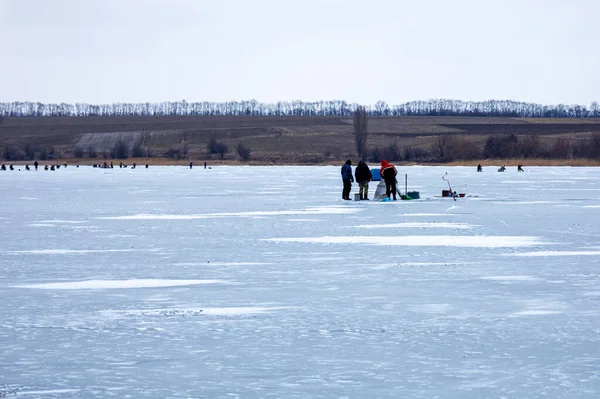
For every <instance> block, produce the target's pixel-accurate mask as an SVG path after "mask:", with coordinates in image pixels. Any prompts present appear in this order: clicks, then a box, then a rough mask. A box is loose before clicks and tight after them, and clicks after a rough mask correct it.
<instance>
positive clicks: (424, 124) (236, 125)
mask: <svg viewBox="0 0 600 399" xmlns="http://www.w3.org/2000/svg"><path fill="white" fill-rule="evenodd" d="M368 130H369V141H368V145H369V147H370V148H385V147H389V146H396V147H397V148H398V149H400V150H401V151H404V150H406V149H421V150H423V151H425V152H427V151H429V150H430V149H431V148H432V146H435V145H436V143H437V142H438V140H439V137H448V136H458V137H462V138H464V139H465V140H467V141H468V142H470V143H473V144H474V145H476V146H478V148H480V149H481V148H483V145H484V143H485V141H486V140H487V139H488V137H489V136H504V135H510V134H514V135H517V136H518V137H528V136H534V135H536V137H537V138H538V139H539V140H540V142H542V143H545V145H548V146H552V145H553V143H554V142H556V140H557V139H564V138H569V139H570V140H574V141H577V140H584V139H586V138H587V137H590V135H591V134H594V133H600V118H569V119H559V118H552V119H543V118H535V119H534V118H507V117H502V118H499V117H496V118H494V117H460V116H451V117H447V116H445V117H441V116H424V117H412V116H406V117H386V116H371V117H369V124H368ZM352 132H353V126H352V118H351V117H339V116H325V117H316V116H284V117H276V116H151V117H145V116H135V117H128V116H118V117H104V116H85V117H73V116H71V117H6V118H4V121H3V123H2V124H1V125H0V146H1V148H3V149H4V152H6V151H8V150H10V151H22V152H23V153H26V154H25V156H28V157H31V156H34V154H35V156H36V157H39V156H40V153H41V151H43V150H44V149H45V150H46V151H49V150H53V151H54V156H55V157H61V158H69V157H72V156H73V155H74V154H75V155H80V156H83V157H87V156H89V152H90V151H91V152H92V155H97V156H98V157H99V158H104V157H114V156H113V155H114V153H113V154H111V151H114V148H115V146H116V145H118V144H120V143H121V144H123V143H124V144H125V145H126V146H127V148H128V149H129V152H130V154H131V151H134V150H136V149H137V150H138V151H139V150H141V151H142V152H143V154H141V153H140V154H137V155H144V156H145V155H148V151H149V154H150V156H152V157H168V156H171V157H173V156H174V157H178V156H179V157H183V158H189V159H218V158H220V156H219V154H210V153H208V150H207V143H208V141H209V140H210V139H211V138H215V139H216V140H218V141H219V142H222V143H225V144H226V145H227V146H228V148H229V152H227V153H225V154H224V158H225V160H227V159H229V160H234V159H237V158H238V154H237V153H236V146H237V145H238V144H239V143H241V144H242V145H243V146H245V147H246V148H249V149H250V151H251V157H252V160H254V161H256V162H264V163H270V162H286V163H319V162H328V161H339V160H343V159H346V158H352V159H354V158H356V153H355V150H354V138H353V135H352ZM134 147H135V148H134Z"/></svg>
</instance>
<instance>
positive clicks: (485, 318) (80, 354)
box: [0, 165, 600, 399]
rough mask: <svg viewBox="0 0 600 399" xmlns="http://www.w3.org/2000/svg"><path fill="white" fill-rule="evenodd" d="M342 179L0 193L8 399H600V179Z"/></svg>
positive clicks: (125, 172)
mask: <svg viewBox="0 0 600 399" xmlns="http://www.w3.org/2000/svg"><path fill="white" fill-rule="evenodd" d="M340 166H341V165H339V166H332V167H287V166H276V167H219V166H217V167H214V168H213V169H211V170H204V169H202V168H199V169H192V170H190V169H189V168H184V167H151V168H149V169H145V168H144V169H135V170H132V169H113V170H102V169H94V168H91V167H80V168H78V169H71V168H68V169H64V170H63V169H62V168H61V169H60V170H58V171H54V172H49V171H48V172H44V171H38V172H34V171H30V172H26V171H24V170H22V171H21V172H17V171H14V172H9V171H6V172H0V192H1V193H2V204H1V206H0V303H2V306H0V397H15V396H18V397H26V398H67V399H69V398H81V399H84V398H85V399H88V398H107V397H114V398H126V397H130V398H267V397H273V398H302V399H304V398H341V397H347V398H461V399H463V398H464V399H474V398H503V397H504V398H589V399H597V398H598V397H600V373H599V372H598V370H600V334H599V332H600V306H599V305H600V302H599V301H600V273H599V272H598V270H600V257H599V256H598V255H600V250H599V249H600V248H599V244H598V243H599V242H600V229H599V228H598V222H599V218H600V213H599V212H598V207H599V205H598V204H600V179H599V178H598V176H599V170H598V169H595V168H534V167H531V168H527V171H526V172H525V173H516V170H512V169H511V170H509V171H507V172H505V173H497V172H495V169H493V168H487V169H484V172H483V173H476V172H475V170H474V169H475V168H462V167H421V166H411V167H400V168H399V171H400V173H401V174H404V173H408V175H409V176H408V183H409V190H414V189H415V187H419V188H418V190H419V191H420V195H421V198H422V200H418V201H396V202H389V203H381V202H375V201H361V202H355V201H343V200H342V199H341V181H340V180H341V179H340V172H339V171H340ZM446 172H448V178H449V180H450V181H451V184H452V188H453V189H455V190H456V191H457V192H461V193H463V192H464V193H466V194H467V196H466V197H465V198H459V199H458V200H457V201H452V200H451V199H448V198H440V197H439V196H440V195H441V191H442V190H444V189H446V188H447V184H446V182H444V181H443V180H442V178H441V176H443V175H444V174H445V173H446ZM402 178H403V176H402ZM375 185H376V182H374V183H373V184H372V187H371V190H370V191H371V195H372V194H373V193H374V188H375ZM356 189H357V187H356V185H354V186H353V193H354V192H356ZM203 282H204V283H205V282H213V283H211V284H204V283H203Z"/></svg>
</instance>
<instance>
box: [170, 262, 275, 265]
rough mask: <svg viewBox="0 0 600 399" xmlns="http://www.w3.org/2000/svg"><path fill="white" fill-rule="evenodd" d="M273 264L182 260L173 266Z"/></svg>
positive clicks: (265, 263) (263, 263)
mask: <svg viewBox="0 0 600 399" xmlns="http://www.w3.org/2000/svg"><path fill="white" fill-rule="evenodd" d="M260 265H272V263H269V262H182V263H174V264H173V266H260Z"/></svg>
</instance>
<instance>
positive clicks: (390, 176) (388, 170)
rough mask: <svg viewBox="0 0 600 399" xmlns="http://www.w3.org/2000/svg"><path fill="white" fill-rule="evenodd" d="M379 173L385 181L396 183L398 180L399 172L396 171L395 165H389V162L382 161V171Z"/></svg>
mask: <svg viewBox="0 0 600 399" xmlns="http://www.w3.org/2000/svg"><path fill="white" fill-rule="evenodd" d="M379 173H380V174H381V177H383V179H384V180H387V181H394V180H396V175H397V174H398V171H397V170H396V167H395V166H394V165H392V164H391V163H388V161H386V160H385V159H383V160H382V161H381V169H380V170H379Z"/></svg>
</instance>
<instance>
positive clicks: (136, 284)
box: [12, 279, 226, 290]
mask: <svg viewBox="0 0 600 399" xmlns="http://www.w3.org/2000/svg"><path fill="white" fill-rule="evenodd" d="M218 283H226V281H224V280H163V279H138V280H136V279H132V280H86V281H64V282H57V283H43V284H25V285H13V286H12V288H37V289H44V290H105V289H120V288H158V287H181V286H185V285H198V284H218Z"/></svg>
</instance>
